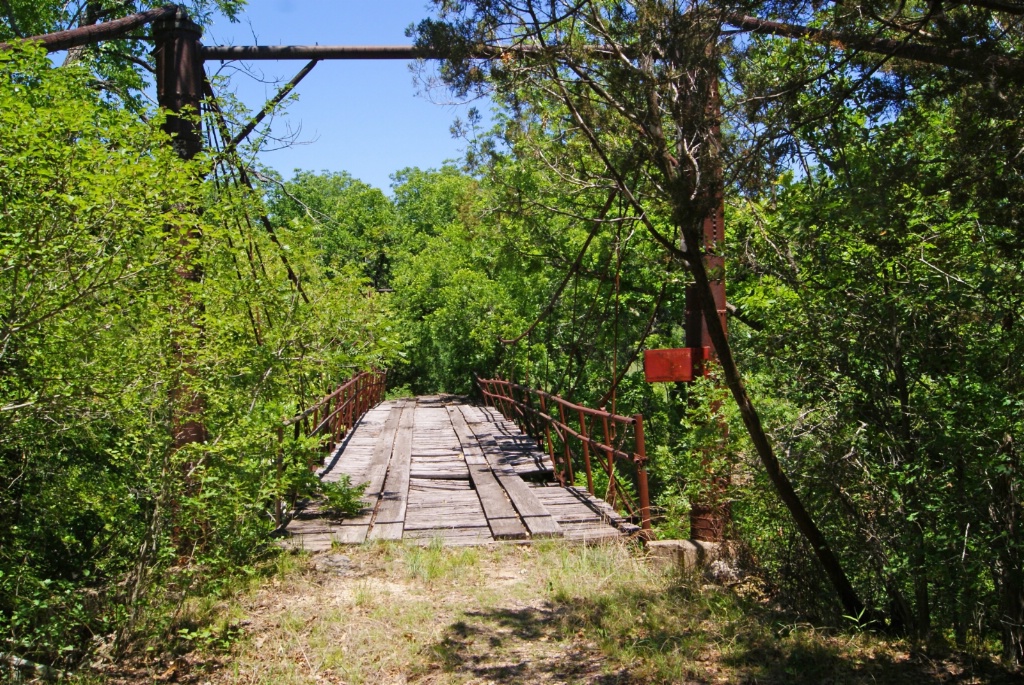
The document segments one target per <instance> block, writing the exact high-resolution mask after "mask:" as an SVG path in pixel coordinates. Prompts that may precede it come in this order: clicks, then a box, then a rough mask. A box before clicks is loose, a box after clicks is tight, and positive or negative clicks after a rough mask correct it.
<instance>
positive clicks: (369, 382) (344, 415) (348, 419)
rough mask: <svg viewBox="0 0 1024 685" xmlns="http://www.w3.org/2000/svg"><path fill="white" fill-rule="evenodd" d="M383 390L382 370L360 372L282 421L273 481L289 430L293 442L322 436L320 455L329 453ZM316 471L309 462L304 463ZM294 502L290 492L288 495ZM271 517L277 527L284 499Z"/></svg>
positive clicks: (280, 470)
mask: <svg viewBox="0 0 1024 685" xmlns="http://www.w3.org/2000/svg"><path fill="white" fill-rule="evenodd" d="M386 388H387V372H386V371H363V372H361V373H358V374H356V375H355V376H353V377H352V378H350V379H348V380H347V381H345V382H344V383H342V384H341V385H340V386H338V388H337V389H336V390H335V391H334V392H332V393H330V394H329V395H327V396H325V397H323V398H321V399H320V400H318V401H317V402H316V403H314V404H313V406H311V407H309V408H308V409H306V410H304V411H301V412H299V413H298V414H296V415H295V416H293V417H291V418H290V419H285V420H284V421H282V422H281V425H280V426H278V427H277V464H276V465H277V479H278V482H279V483H280V482H281V478H282V476H283V475H284V434H285V429H287V428H291V429H292V430H293V432H294V437H295V439H296V440H298V439H300V438H302V437H316V436H326V438H327V439H326V440H323V441H321V447H320V449H321V452H322V453H326V454H330V453H331V452H333V451H334V448H335V447H337V446H338V445H339V444H341V441H342V440H344V439H345V436H346V435H348V432H349V431H350V430H351V429H352V427H353V426H354V425H355V424H356V422H357V421H359V419H361V418H363V416H364V415H365V414H366V412H368V411H370V409H372V408H373V407H375V406H376V405H377V404H379V403H380V402H381V401H383V399H384V391H385V389H386ZM308 466H309V467H310V468H311V469H315V468H316V466H317V465H316V464H315V463H313V460H311V462H310V463H309V464H308ZM291 499H293V500H294V493H293V494H292V495H291ZM275 509H276V511H275V517H276V520H277V524H278V525H281V523H282V520H283V518H284V500H283V499H281V498H279V499H278V500H277V504H276V508H275Z"/></svg>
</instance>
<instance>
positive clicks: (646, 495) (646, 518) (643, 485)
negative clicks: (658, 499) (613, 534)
mask: <svg viewBox="0 0 1024 685" xmlns="http://www.w3.org/2000/svg"><path fill="white" fill-rule="evenodd" d="M633 419H634V420H635V421H636V423H635V424H634V426H633V431H634V435H635V436H636V481H637V488H638V489H639V490H640V492H639V493H638V494H639V495H640V527H641V528H642V529H643V531H644V535H645V537H646V536H649V535H650V531H651V495H650V492H649V491H648V489H647V448H646V446H645V445H644V416H643V414H637V415H636V416H634V417H633Z"/></svg>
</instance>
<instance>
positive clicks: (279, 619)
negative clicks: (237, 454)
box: [106, 542, 1021, 685]
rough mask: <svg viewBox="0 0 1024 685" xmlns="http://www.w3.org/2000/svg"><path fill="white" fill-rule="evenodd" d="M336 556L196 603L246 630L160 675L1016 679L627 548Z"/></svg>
mask: <svg viewBox="0 0 1024 685" xmlns="http://www.w3.org/2000/svg"><path fill="white" fill-rule="evenodd" d="M335 554H336V555H341V556H343V557H344V559H341V558H340V557H337V556H336V557H335V559H336V561H338V562H339V563H337V564H335V566H334V567H333V569H334V570H327V571H318V570H316V565H317V564H316V560H315V559H311V558H309V557H302V556H291V557H286V561H284V562H283V564H284V565H283V566H282V568H280V569H279V572H278V573H277V574H276V575H274V576H272V577H270V578H264V579H263V580H262V581H261V582H260V583H259V584H258V585H257V586H255V587H251V588H248V589H245V590H240V591H239V593H238V594H237V595H236V596H235V597H234V598H233V599H231V600H229V601H227V602H225V601H223V600H221V601H220V603H219V604H215V605H204V606H198V605H197V607H196V611H197V612H199V611H201V612H202V615H203V616H205V617H206V620H207V625H235V626H243V631H244V633H243V634H240V635H239V636H238V638H237V640H236V641H235V643H234V644H233V646H231V647H230V649H229V651H224V650H223V649H222V645H219V644H208V645H205V646H204V645H197V647H199V648H198V649H197V650H196V651H195V652H194V653H192V654H191V655H189V657H188V662H187V663H186V664H184V665H183V664H181V663H178V665H177V667H176V668H177V671H176V672H174V673H172V674H171V675H172V676H173V678H174V679H176V680H177V681H178V682H194V683H207V682H209V683H211V684H214V683H256V684H258V683H266V684H268V685H269V684H270V683H274V684H277V683H281V684H289V683H311V682H321V683H346V684H349V683H351V684H359V683H430V684H440V683H465V684H469V683H551V684H554V683H600V684H603V685H611V684H612V683H631V684H632V683H643V684H653V683H735V684H737V685H741V684H742V685H746V684H753V683H795V684H797V685H800V684H811V683H814V684H815V685H817V684H818V683H830V684H835V685H845V684H847V683H849V684H858V685H859V684H860V683H865V684H866V683H926V684H927V683H936V684H938V683H958V684H963V685H968V684H970V683H1011V682H1021V681H1020V679H1019V676H1018V675H1017V674H1014V673H1011V672H1009V671H1006V670H1005V669H1001V668H1000V667H999V666H998V665H996V664H994V663H993V662H990V661H985V660H972V659H970V658H967V657H963V656H951V655H936V654H925V653H921V652H918V651H915V650H914V649H912V648H911V647H910V646H908V645H906V644H904V643H901V642H898V641H895V642H894V641H885V640H882V639H880V638H878V637H876V636H872V635H868V634H862V633H861V634H858V633H850V632H843V631H841V630H831V629H824V628H822V627H820V626H812V625H809V624H805V623H796V622H794V621H793V620H792V619H787V618H786V617H784V616H783V615H781V614H779V613H778V612H776V611H773V609H772V608H771V606H770V603H769V602H768V601H767V598H766V597H765V596H764V594H763V591H762V589H761V588H760V587H759V585H758V584H757V583H756V582H747V583H743V584H739V585H736V586H734V587H732V588H729V589H726V588H722V587H718V586H713V585H708V584H705V583H704V581H703V580H702V579H701V578H700V577H697V576H682V575H679V574H678V573H673V572H665V571H662V570H659V569H657V568H654V567H652V566H651V565H650V564H649V563H648V562H647V561H646V560H645V559H644V558H643V556H642V553H640V552H639V550H637V549H635V548H632V547H629V546H627V545H602V546H597V547H585V546H579V545H576V546H572V545H565V544H559V543H556V542H544V543H538V544H536V545H533V546H516V545H498V546H493V547H485V548H479V547H473V548H447V547H442V546H441V545H440V544H439V543H438V542H435V543H433V544H430V545H428V546H426V547H414V546H405V545H400V544H375V545H367V546H363V547H357V548H345V549H339V550H335ZM321 567H322V565H321ZM197 619H198V614H197ZM218 650H220V651H218ZM172 666H173V665H172ZM147 668H148V670H146V669H141V670H139V671H138V672H137V673H136V675H135V676H134V679H132V678H127V679H125V680H123V681H122V682H153V680H154V679H158V678H160V677H162V676H164V675H167V670H166V669H167V668H168V667H167V665H166V662H154V663H153V664H152V665H150V666H149V667H147ZM168 680H170V678H168ZM106 682H115V681H114V680H107V681H106Z"/></svg>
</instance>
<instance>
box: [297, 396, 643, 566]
mask: <svg viewBox="0 0 1024 685" xmlns="http://www.w3.org/2000/svg"><path fill="white" fill-rule="evenodd" d="M318 475H319V476H320V477H321V478H323V479H324V480H325V481H337V480H340V479H342V478H343V477H344V476H348V477H349V479H350V480H351V481H352V483H353V484H359V483H366V490H365V494H364V499H363V502H364V505H365V506H364V508H363V510H362V512H361V513H360V514H359V515H358V516H356V517H353V518H351V519H345V520H342V521H334V520H330V519H326V518H323V517H321V516H320V514H319V511H318V509H317V508H316V505H315V504H313V505H310V506H308V507H307V508H306V509H305V510H303V511H302V512H300V513H299V514H297V515H296V516H295V517H294V519H293V520H292V521H291V523H289V525H288V526H287V528H286V533H287V534H290V537H288V538H285V539H284V541H283V544H286V545H288V546H290V547H293V548H301V549H306V550H309V551H313V552H317V551H324V550H328V549H330V548H331V546H332V545H335V544H359V543H363V542H366V541H368V540H405V541H408V542H409V543H410V544H419V545H428V544H432V543H434V542H435V541H439V542H440V543H441V544H445V545H481V544H490V543H493V542H495V541H498V540H509V541H519V542H528V541H529V540H531V539H534V538H540V537H564V538H566V539H569V540H577V541H584V542H590V541H595V542H596V541H602V540H613V539H616V538H620V537H623V536H624V535H632V534H635V533H636V532H637V531H638V529H637V527H636V526H633V525H632V524H630V523H629V522H628V521H626V520H624V519H623V518H622V517H620V516H619V515H618V514H617V513H616V512H615V511H614V510H613V509H612V508H611V507H610V506H609V505H608V504H607V503H606V502H603V501H602V500H600V499H598V498H596V497H593V496H591V495H590V494H589V493H587V492H586V491H585V490H581V489H578V488H562V487H559V486H558V485H557V483H555V482H554V479H553V477H552V470H551V463H550V460H549V459H548V455H547V454H545V453H544V452H542V451H541V450H539V449H538V448H537V444H536V442H535V441H534V440H533V439H532V438H530V437H528V436H525V435H523V434H522V433H520V432H519V430H518V428H517V427H516V426H515V424H513V423H511V422H510V421H507V420H505V419H504V418H503V417H502V416H501V414H500V413H498V412H497V411H496V410H494V409H492V408H489V407H479V406H473V405H468V404H465V403H462V402H460V401H458V400H457V398H453V397H448V396H436V395H434V396H425V397H418V398H413V399H405V400H392V401H388V402H382V403H381V404H379V405H377V407H375V408H373V409H371V410H370V411H369V412H367V413H366V415H365V416H364V417H363V418H362V419H361V420H360V421H359V422H358V423H357V424H356V426H354V427H353V429H352V430H351V431H349V433H348V435H347V436H346V438H345V439H344V440H343V441H342V443H341V445H339V446H338V448H337V450H336V451H335V452H334V453H333V454H331V455H330V457H328V459H326V460H325V462H324V466H323V468H322V469H321V470H320V471H319V472H318Z"/></svg>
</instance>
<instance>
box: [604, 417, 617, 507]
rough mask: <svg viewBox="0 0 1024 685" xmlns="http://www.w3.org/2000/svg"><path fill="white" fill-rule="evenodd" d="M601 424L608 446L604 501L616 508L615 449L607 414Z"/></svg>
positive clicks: (605, 442)
mask: <svg viewBox="0 0 1024 685" xmlns="http://www.w3.org/2000/svg"><path fill="white" fill-rule="evenodd" d="M601 423H602V426H603V427H604V444H605V445H607V446H608V449H609V452H608V466H607V467H606V468H607V470H608V489H607V490H605V493H604V500H605V501H606V502H608V504H611V505H612V506H615V453H614V452H613V451H611V450H614V449H615V446H614V445H613V444H612V436H611V431H609V430H608V415H607V414H605V415H604V416H602V417H601Z"/></svg>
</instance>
